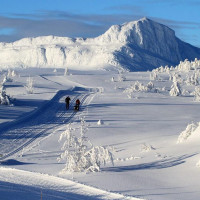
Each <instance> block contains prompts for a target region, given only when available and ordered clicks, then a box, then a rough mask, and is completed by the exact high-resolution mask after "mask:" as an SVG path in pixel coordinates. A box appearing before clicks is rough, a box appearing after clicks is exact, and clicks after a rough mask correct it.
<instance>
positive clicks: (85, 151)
mask: <svg viewBox="0 0 200 200" xmlns="http://www.w3.org/2000/svg"><path fill="white" fill-rule="evenodd" d="M87 130H88V126H87V124H86V121H85V119H84V117H82V118H81V125H80V128H79V133H76V131H75V129H73V128H72V125H71V124H68V125H67V129H66V130H65V131H64V132H63V133H62V134H61V135H60V138H59V142H62V143H63V145H62V151H63V152H62V153H61V155H60V156H59V157H58V159H57V160H58V162H61V161H62V160H63V161H65V162H66V164H65V168H64V169H63V170H62V172H63V173H66V172H68V173H72V172H97V171H100V168H101V166H102V165H105V164H106V163H107V162H112V164H113V154H112V149H111V148H110V147H104V146H94V145H93V144H92V143H91V142H90V140H89V139H88V137H86V132H87Z"/></svg>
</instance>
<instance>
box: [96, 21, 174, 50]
mask: <svg viewBox="0 0 200 200" xmlns="http://www.w3.org/2000/svg"><path fill="white" fill-rule="evenodd" d="M159 33H161V34H160V35H159ZM162 33H166V34H168V35H169V37H175V33H174V31H173V30H171V29H170V28H168V27H166V26H164V25H162V24H159V23H156V22H153V21H152V20H150V19H148V18H142V19H140V20H138V21H132V22H128V23H124V24H122V25H113V26H111V27H110V28H109V29H108V31H106V32H105V33H104V34H103V35H101V36H100V37H98V39H100V40H101V41H102V42H106V43H107V42H121V43H134V44H136V45H138V46H143V45H144V44H145V42H146V41H147V40H149V39H152V40H155V38H157V36H159V38H157V39H159V40H161V41H163V37H164V35H163V34H162ZM149 37H151V38H149Z"/></svg>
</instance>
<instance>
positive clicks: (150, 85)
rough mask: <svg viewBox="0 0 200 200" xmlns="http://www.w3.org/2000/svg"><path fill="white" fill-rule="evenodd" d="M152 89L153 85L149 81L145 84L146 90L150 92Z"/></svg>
mask: <svg viewBox="0 0 200 200" xmlns="http://www.w3.org/2000/svg"><path fill="white" fill-rule="evenodd" d="M153 88H154V84H153V83H152V82H151V81H150V82H149V83H147V90H148V91H151V90H152V89H153Z"/></svg>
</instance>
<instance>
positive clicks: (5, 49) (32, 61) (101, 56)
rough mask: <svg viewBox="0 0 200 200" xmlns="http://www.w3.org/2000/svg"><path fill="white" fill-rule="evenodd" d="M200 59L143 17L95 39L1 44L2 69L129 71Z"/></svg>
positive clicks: (44, 39) (198, 52)
mask: <svg viewBox="0 0 200 200" xmlns="http://www.w3.org/2000/svg"><path fill="white" fill-rule="evenodd" d="M186 58H187V59H189V60H193V59H194V58H200V49H199V48H197V47H194V46H192V45H190V44H187V43H185V42H183V41H181V40H180V39H178V38H177V37H176V36H175V32H174V31H173V30H172V29H170V28H168V27H167V26H165V25H162V24H159V23H156V22H154V21H152V20H150V19H147V18H143V19H140V20H138V21H133V22H129V23H124V24H122V25H114V26H111V27H110V29H108V31H106V32H105V33H104V34H102V35H100V36H99V37H96V38H87V39H84V38H68V37H55V36H43V37H37V38H24V39H21V40H19V41H16V42H13V43H0V66H1V67H7V66H10V67H19V66H28V67H54V68H56V67H61V68H62V67H64V68H65V67H68V68H72V69H96V68H99V67H107V66H115V67H117V66H122V67H124V68H126V69H129V70H130V71H135V70H148V69H152V68H155V67H159V66H161V65H175V64H178V63H179V61H181V60H184V59H186Z"/></svg>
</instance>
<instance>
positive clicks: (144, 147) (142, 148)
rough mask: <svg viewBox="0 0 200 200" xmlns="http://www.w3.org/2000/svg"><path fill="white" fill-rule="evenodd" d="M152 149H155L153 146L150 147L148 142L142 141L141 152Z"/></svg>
mask: <svg viewBox="0 0 200 200" xmlns="http://www.w3.org/2000/svg"><path fill="white" fill-rule="evenodd" d="M152 150H155V148H154V147H152V146H151V145H149V144H146V143H144V144H142V145H141V152H149V151H152Z"/></svg>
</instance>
